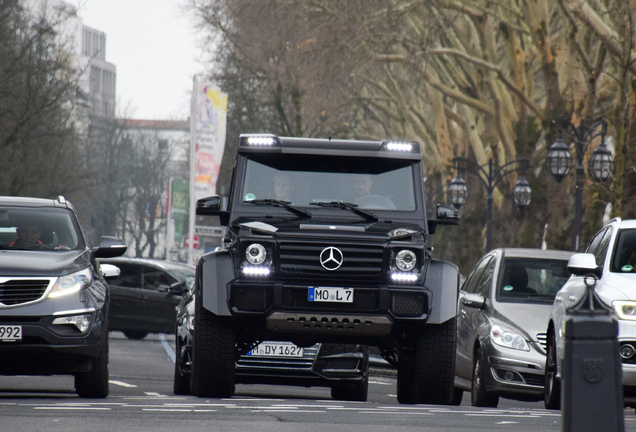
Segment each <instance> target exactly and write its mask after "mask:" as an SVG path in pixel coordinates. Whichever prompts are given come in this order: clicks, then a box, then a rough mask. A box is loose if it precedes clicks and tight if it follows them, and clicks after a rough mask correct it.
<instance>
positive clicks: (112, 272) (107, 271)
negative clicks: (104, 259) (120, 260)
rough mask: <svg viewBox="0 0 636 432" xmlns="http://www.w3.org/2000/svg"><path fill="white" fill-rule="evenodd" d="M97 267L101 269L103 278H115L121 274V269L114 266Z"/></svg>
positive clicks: (103, 265)
mask: <svg viewBox="0 0 636 432" xmlns="http://www.w3.org/2000/svg"><path fill="white" fill-rule="evenodd" d="M99 266H100V267H101V269H102V274H103V275H104V277H105V278H112V277H117V276H119V275H120V274H121V269H120V268H119V267H117V266H116V265H112V264H100V265H99Z"/></svg>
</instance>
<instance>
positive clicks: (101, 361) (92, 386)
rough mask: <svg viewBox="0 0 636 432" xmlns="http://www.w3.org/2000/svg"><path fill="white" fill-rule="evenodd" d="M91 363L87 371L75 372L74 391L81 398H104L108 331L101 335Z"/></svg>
mask: <svg viewBox="0 0 636 432" xmlns="http://www.w3.org/2000/svg"><path fill="white" fill-rule="evenodd" d="M91 363H92V365H91V370H90V371H89V372H80V373H77V374H75V391H76V392H77V394H78V395H79V397H82V398H105V397H106V396H108V333H106V334H105V336H104V337H103V341H102V348H101V350H100V351H99V354H98V355H97V358H95V359H93V360H92V362H91Z"/></svg>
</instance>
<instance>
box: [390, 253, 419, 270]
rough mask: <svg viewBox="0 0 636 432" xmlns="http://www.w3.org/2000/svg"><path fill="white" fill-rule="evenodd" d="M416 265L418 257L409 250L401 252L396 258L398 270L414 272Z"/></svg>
mask: <svg viewBox="0 0 636 432" xmlns="http://www.w3.org/2000/svg"><path fill="white" fill-rule="evenodd" d="M416 263H417V257H416V256H415V254H414V253H413V252H412V251H410V250H408V249H404V250H401V251H400V252H398V254H397V255H396V256H395V265H397V268H399V269H400V270H402V271H409V270H413V267H415V264H416Z"/></svg>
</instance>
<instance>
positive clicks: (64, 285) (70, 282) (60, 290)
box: [49, 268, 93, 298]
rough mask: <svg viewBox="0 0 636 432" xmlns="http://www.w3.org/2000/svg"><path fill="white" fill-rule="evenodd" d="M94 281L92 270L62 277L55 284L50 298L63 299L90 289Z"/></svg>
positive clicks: (88, 269)
mask: <svg viewBox="0 0 636 432" xmlns="http://www.w3.org/2000/svg"><path fill="white" fill-rule="evenodd" d="M92 281H93V273H91V270H90V268H85V269H84V270H81V271H78V272H77V273H72V274H70V275H66V276H62V277H60V278H58V280H57V282H55V286H53V289H52V290H51V292H50V293H49V298H56V297H62V296H65V295H69V294H73V293H76V292H79V291H81V290H83V289H85V288H86V287H88V286H89V285H90V284H91V282H92Z"/></svg>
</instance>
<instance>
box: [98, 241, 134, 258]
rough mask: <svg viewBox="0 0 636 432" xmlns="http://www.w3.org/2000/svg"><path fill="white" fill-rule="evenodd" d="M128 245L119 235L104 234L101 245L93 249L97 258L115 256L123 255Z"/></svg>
mask: <svg viewBox="0 0 636 432" xmlns="http://www.w3.org/2000/svg"><path fill="white" fill-rule="evenodd" d="M126 249H128V246H127V245H126V243H124V242H123V241H121V240H120V239H118V238H117V237H111V236H102V238H101V240H100V241H99V246H97V247H96V248H95V249H93V256H94V257H95V258H114V257H118V256H122V255H123V254H124V252H126Z"/></svg>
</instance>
